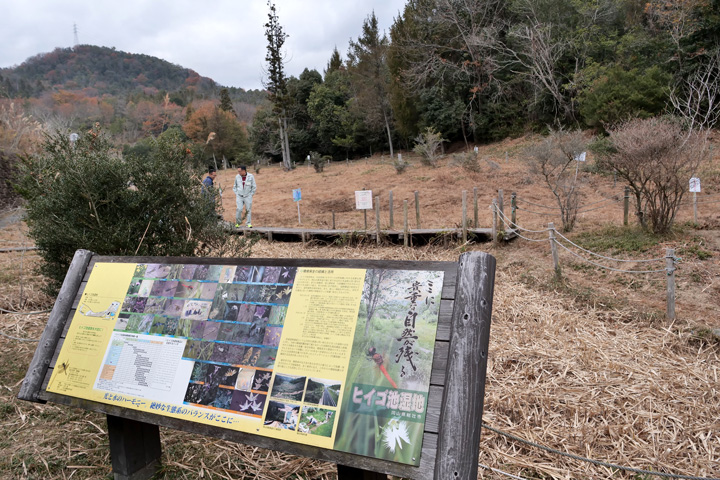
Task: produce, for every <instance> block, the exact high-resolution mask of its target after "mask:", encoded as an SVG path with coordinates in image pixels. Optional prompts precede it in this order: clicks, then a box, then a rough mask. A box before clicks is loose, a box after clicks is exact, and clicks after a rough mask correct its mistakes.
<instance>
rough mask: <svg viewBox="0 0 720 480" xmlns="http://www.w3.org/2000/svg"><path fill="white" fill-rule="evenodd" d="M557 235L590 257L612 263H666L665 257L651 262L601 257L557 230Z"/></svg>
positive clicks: (653, 259) (652, 259)
mask: <svg viewBox="0 0 720 480" xmlns="http://www.w3.org/2000/svg"><path fill="white" fill-rule="evenodd" d="M555 234H557V236H559V237H560V238H562V239H564V240H565V241H566V242H568V243H569V244H570V245H572V246H573V247H576V248H579V249H580V250H582V251H583V252H585V253H589V254H590V255H595V256H596V257H599V258H604V259H605V260H610V261H613V262H630V263H649V262H663V261H665V257H663V258H651V259H649V260H622V259H619V258H612V257H605V256H603V255H600V254H598V253H595V252H591V251H590V250H586V249H584V248H583V247H581V246H580V245H578V244H576V243H573V242H572V241H571V240H570V239H569V238H567V237H566V236H565V235H563V234H562V233H560V232H558V231H557V230H555Z"/></svg>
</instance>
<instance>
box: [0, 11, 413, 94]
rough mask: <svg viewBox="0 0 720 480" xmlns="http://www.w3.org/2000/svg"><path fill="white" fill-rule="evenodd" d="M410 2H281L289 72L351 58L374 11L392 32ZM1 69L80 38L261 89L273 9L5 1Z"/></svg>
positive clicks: (320, 68)
mask: <svg viewBox="0 0 720 480" xmlns="http://www.w3.org/2000/svg"><path fill="white" fill-rule="evenodd" d="M404 4H405V0H384V1H383V0H358V1H356V2H339V1H337V0H335V1H330V0H276V8H277V13H278V17H279V19H280V23H281V25H282V26H283V29H284V30H285V32H286V33H287V34H288V35H289V38H288V39H287V41H286V43H285V50H286V53H287V58H288V61H289V62H288V64H287V66H286V71H287V73H288V74H289V75H295V76H297V75H299V74H300V73H301V72H302V70H303V69H305V68H310V69H313V68H314V69H317V70H318V71H319V72H321V73H322V71H323V69H324V68H325V66H326V65H327V62H328V60H329V59H330V55H331V53H332V51H333V48H334V47H336V46H337V48H338V50H339V51H340V53H341V54H342V55H343V57H344V56H345V54H346V52H347V47H348V40H349V39H350V38H351V37H352V38H357V36H358V35H360V33H361V31H362V23H363V20H364V19H365V18H366V17H367V16H368V15H370V14H371V13H372V12H373V10H374V11H375V15H376V16H377V17H378V20H379V23H380V28H381V29H383V30H385V31H387V30H388V29H389V27H390V25H391V24H392V21H393V17H395V16H397V15H398V12H399V11H401V10H402V9H403V7H404ZM0 11H3V12H4V14H3V17H4V20H5V21H4V27H3V29H2V30H0V45H2V46H3V48H1V49H0V67H11V66H14V65H19V64H20V63H22V62H23V61H25V60H26V59H27V58H29V57H32V56H34V55H36V54H38V53H45V52H50V51H52V50H54V49H55V48H56V47H70V46H72V44H73V24H77V27H78V36H79V40H80V43H82V44H92V45H100V46H106V47H115V48H116V49H118V50H123V51H127V52H131V53H143V54H146V55H153V56H157V57H160V58H162V59H164V60H167V61H169V62H171V63H174V64H177V65H181V66H183V67H186V68H191V69H193V70H195V71H196V72H198V73H199V74H200V75H204V76H207V77H211V78H212V79H214V80H215V81H217V82H219V83H220V84H223V85H227V86H233V87H242V88H246V89H250V88H262V76H263V67H264V64H265V49H266V39H265V29H264V24H265V23H266V22H267V18H268V17H267V15H268V11H269V9H268V7H267V4H266V2H265V1H263V0H251V1H245V2H240V1H237V0H208V1H206V2H203V3H202V4H199V3H197V2H194V1H190V0H175V1H170V0H161V1H158V0H153V1H147V0H124V1H122V2H85V1H80V0H66V1H64V2H56V1H53V0H36V1H33V2H20V1H17V0H0Z"/></svg>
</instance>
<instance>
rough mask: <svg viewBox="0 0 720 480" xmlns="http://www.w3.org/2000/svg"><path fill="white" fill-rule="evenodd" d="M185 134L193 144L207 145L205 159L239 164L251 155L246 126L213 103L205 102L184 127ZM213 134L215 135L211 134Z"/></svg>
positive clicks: (191, 115)
mask: <svg viewBox="0 0 720 480" xmlns="http://www.w3.org/2000/svg"><path fill="white" fill-rule="evenodd" d="M183 132H185V135H187V136H188V138H190V139H191V140H192V141H193V142H195V143H197V144H202V145H203V146H204V155H205V158H206V159H207V158H212V154H213V153H214V154H215V156H216V157H217V158H223V157H225V158H226V159H228V160H230V161H235V163H238V162H240V161H243V162H244V161H245V160H240V159H241V158H242V159H244V158H245V157H246V155H247V154H248V152H249V144H248V140H247V133H246V131H245V126H244V125H242V124H241V123H240V122H239V121H238V120H237V118H236V117H235V115H233V114H232V113H231V112H226V111H223V110H221V109H220V108H219V107H218V106H216V105H215V104H214V103H213V102H209V101H208V102H203V103H201V104H200V105H199V106H198V107H197V108H195V109H194V110H193V111H192V112H191V113H190V115H189V117H188V118H187V119H186V121H185V123H184V124H183ZM211 133H214V134H215V135H214V136H211V135H210V134H211Z"/></svg>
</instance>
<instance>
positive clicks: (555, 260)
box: [548, 222, 562, 278]
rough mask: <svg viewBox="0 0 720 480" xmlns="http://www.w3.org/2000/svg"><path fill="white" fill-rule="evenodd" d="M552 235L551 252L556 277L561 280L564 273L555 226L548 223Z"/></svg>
mask: <svg viewBox="0 0 720 480" xmlns="http://www.w3.org/2000/svg"><path fill="white" fill-rule="evenodd" d="M548 228H549V233H550V251H551V252H552V258H553V266H554V267H555V277H556V278H560V275H562V272H561V271H560V257H559V256H558V251H557V244H556V243H555V242H556V240H555V224H554V223H553V222H550V223H548Z"/></svg>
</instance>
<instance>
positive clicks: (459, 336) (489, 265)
mask: <svg viewBox="0 0 720 480" xmlns="http://www.w3.org/2000/svg"><path fill="white" fill-rule="evenodd" d="M495 263H496V262H495V258H493V256H492V255H488V254H487V253H484V252H468V253H464V254H462V255H461V256H460V263H459V266H458V276H457V287H456V293H455V304H454V306H453V312H452V317H451V322H452V330H451V338H450V345H452V354H451V355H449V357H448V366H447V380H446V385H455V386H459V385H462V388H445V392H444V394H443V401H442V405H443V414H442V416H441V417H440V427H439V431H441V432H446V434H444V435H440V438H439V439H438V447H437V448H438V449H437V461H436V463H435V472H434V477H433V478H438V479H443V480H445V479H458V480H460V479H470V478H477V472H478V461H477V451H478V444H479V443H480V431H481V427H482V413H483V403H484V398H485V376H486V370H487V354H488V352H487V347H486V346H487V345H488V342H489V339H490V322H491V317H492V303H493V290H494V286H495ZM470 399H472V401H469V400H470ZM447 432H452V434H451V435H448V434H447Z"/></svg>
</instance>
